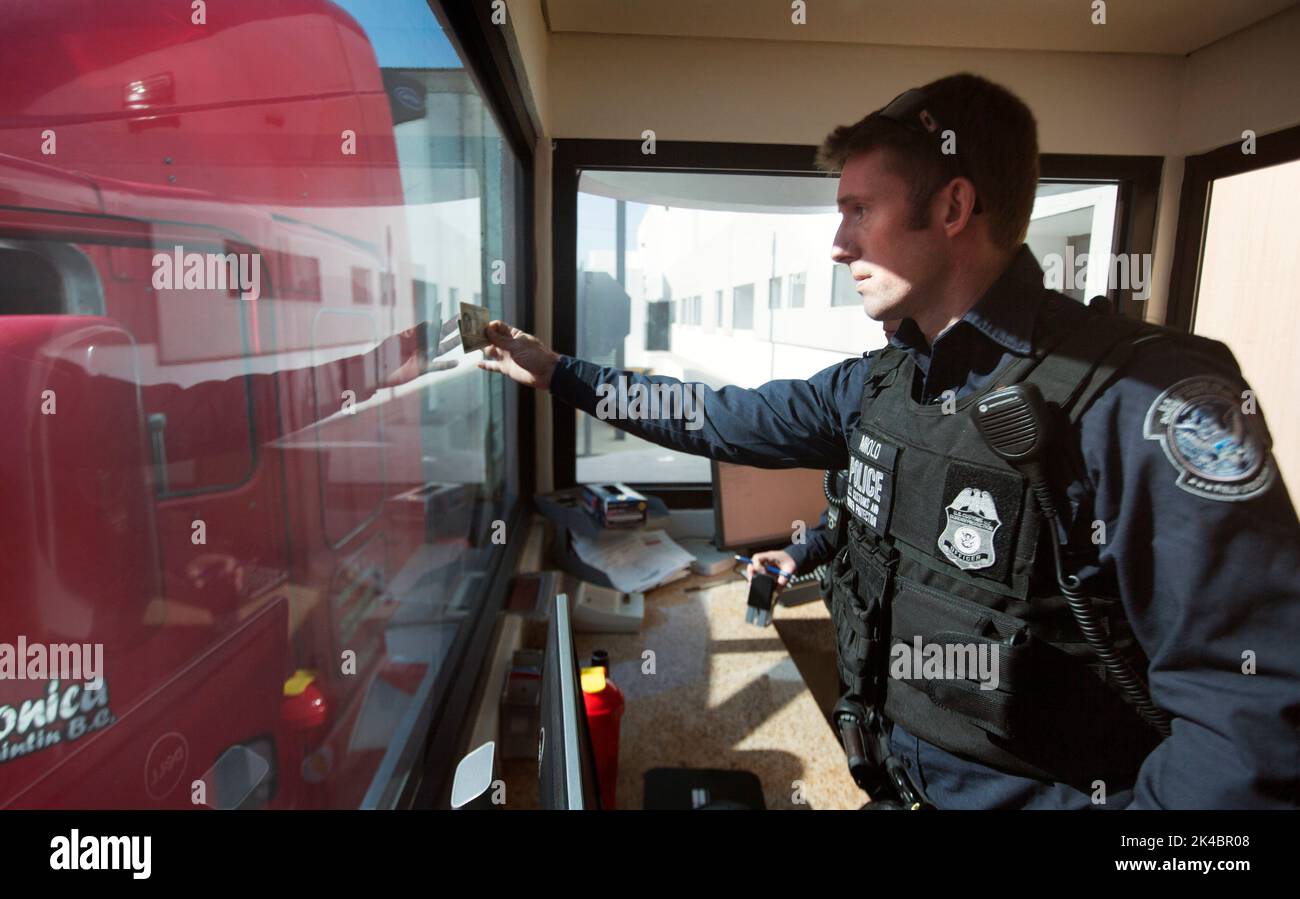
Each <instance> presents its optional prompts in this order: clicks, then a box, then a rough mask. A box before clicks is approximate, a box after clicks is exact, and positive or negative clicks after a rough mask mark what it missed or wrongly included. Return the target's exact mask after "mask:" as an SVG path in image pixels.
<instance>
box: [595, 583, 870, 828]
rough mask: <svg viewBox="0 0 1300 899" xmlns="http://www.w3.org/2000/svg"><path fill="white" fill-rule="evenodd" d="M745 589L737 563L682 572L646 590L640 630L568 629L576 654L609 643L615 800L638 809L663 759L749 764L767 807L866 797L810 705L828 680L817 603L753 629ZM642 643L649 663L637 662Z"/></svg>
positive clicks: (827, 633)
mask: <svg viewBox="0 0 1300 899" xmlns="http://www.w3.org/2000/svg"><path fill="white" fill-rule="evenodd" d="M746 594H747V587H746V584H745V581H744V580H743V578H740V577H739V576H737V575H734V574H730V573H728V574H726V575H719V576H715V577H689V578H686V579H684V580H681V581H677V582H676V583H674V584H670V585H669V586H667V587H664V588H662V589H660V590H657V591H654V592H653V593H651V594H649V595H648V596H647V597H646V617H645V624H644V626H643V627H642V630H641V632H640V633H638V634H628V635H611V634H578V635H576V641H575V642H576V644H577V645H576V648H577V652H578V658H579V661H580V662H582V663H584V664H585V663H586V662H587V660H588V659H589V657H590V655H591V652H592V650H594V649H605V650H607V651H608V652H609V654H610V660H611V668H612V670H611V677H612V679H613V680H614V682H615V683H617V684H618V686H619V688H620V689H622V691H623V693H624V696H625V697H626V700H627V707H626V711H625V712H624V715H623V723H622V731H621V743H620V748H619V778H618V806H619V808H625V809H637V808H641V806H642V777H643V775H644V773H645V771H646V770H648V769H650V768H655V767H660V766H664V767H691V768H729V769H746V770H749V771H752V772H753V773H755V774H757V775H758V777H759V779H760V780H761V781H762V783H763V793H764V796H765V798H766V801H767V806H768V808H772V809H790V808H814V809H818V808H837V809H856V808H858V807H860V806H861V805H862V803H863V802H864V801H865V796H864V794H863V793H862V792H861V791H859V790H858V788H857V786H856V785H855V784H854V783H853V780H852V778H850V777H849V774H848V769H847V768H846V767H845V764H844V753H843V750H842V749H841V748H840V745H839V743H838V742H837V741H836V739H835V736H834V734H833V733H832V731H831V728H830V725H829V724H828V723H827V720H826V718H825V713H824V711H823V709H822V708H821V707H819V705H818V700H821V702H822V703H824V704H825V703H827V702H829V703H832V704H833V703H834V701H835V696H834V695H833V694H834V692H835V690H836V684H835V681H834V670H833V668H830V667H829V666H830V665H831V664H832V660H833V652H834V638H833V635H832V633H831V623H830V619H829V617H828V615H827V612H826V607H825V606H824V605H823V604H822V603H821V602H820V601H816V602H811V603H807V604H804V605H801V606H796V607H793V608H787V607H784V606H781V607H778V608H777V610H776V626H775V627H767V628H762V629H760V628H756V627H754V626H753V625H749V624H746V623H745V598H746ZM783 636H784V637H785V641H789V643H790V645H789V647H787V642H785V641H783V639H782V638H783ZM647 650H648V651H650V652H652V653H654V656H653V663H654V664H653V672H651V670H650V666H649V664H647V663H644V662H643V661H642V659H643V656H642V653H643V652H645V651H647ZM792 652H793V653H794V658H792V655H791V653H792ZM795 659H798V660H799V662H798V664H796V661H795ZM800 665H802V666H803V667H804V668H805V669H806V670H807V671H808V674H809V675H810V676H809V680H810V681H811V682H812V683H813V685H814V687H815V688H816V689H817V690H818V692H817V694H816V696H815V695H814V692H813V691H812V690H810V689H809V684H808V683H806V682H805V677H804V676H803V675H802V674H801V672H800ZM643 668H644V670H643ZM800 793H801V794H802V799H803V801H802V802H799V801H797V800H798V798H799V796H798V795H797V794H800Z"/></svg>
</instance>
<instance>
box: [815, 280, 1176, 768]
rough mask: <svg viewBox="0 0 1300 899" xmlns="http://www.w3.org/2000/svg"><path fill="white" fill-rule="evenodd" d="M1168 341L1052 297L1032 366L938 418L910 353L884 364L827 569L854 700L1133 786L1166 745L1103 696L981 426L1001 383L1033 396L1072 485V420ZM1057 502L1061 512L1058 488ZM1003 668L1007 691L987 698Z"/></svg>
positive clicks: (932, 731)
mask: <svg viewBox="0 0 1300 899" xmlns="http://www.w3.org/2000/svg"><path fill="white" fill-rule="evenodd" d="M1035 299H1036V298H1035ZM1026 300H1027V301H1029V300H1030V298H1026ZM1165 333H1166V332H1164V330H1163V329H1157V328H1153V327H1150V326H1146V325H1142V324H1141V323H1138V322H1134V321H1132V320H1128V319H1124V318H1121V317H1118V316H1102V315H1097V314H1095V313H1090V312H1088V311H1087V310H1086V309H1084V308H1083V307H1081V306H1079V305H1078V304H1076V303H1073V302H1072V301H1069V300H1067V299H1065V298H1063V297H1058V296H1055V295H1053V296H1052V298H1051V299H1049V300H1047V301H1046V302H1045V303H1044V306H1043V309H1042V311H1041V313H1040V315H1039V319H1038V325H1037V331H1036V333H1035V336H1034V345H1035V348H1036V350H1035V354H1034V355H1033V356H1031V357H1029V358H1026V359H1021V360H1016V361H1014V362H1012V363H1010V364H1009V365H1007V367H1005V368H1004V369H1003V370H1002V371H1000V372H998V373H997V375H996V376H995V377H994V378H992V379H991V380H990V382H989V385H988V387H987V388H985V389H984V390H981V391H978V392H976V393H974V394H971V395H969V396H965V397H963V398H961V399H960V400H957V401H956V402H955V403H949V404H940V405H923V404H921V403H919V402H918V401H917V400H916V399H915V398H914V395H913V394H914V391H913V382H914V379H915V377H916V371H915V368H914V365H913V363H912V361H911V359H910V358H908V357H907V356H906V355H905V354H904V353H903V352H902V351H901V350H898V349H896V348H894V347H887V348H886V349H885V350H884V351H882V352H881V353H880V355H879V356H878V357H877V358H876V360H875V364H874V365H873V367H872V371H871V374H870V375H869V377H868V380H867V386H866V389H865V391H864V396H863V399H862V408H861V418H860V420H859V424H858V426H857V428H856V429H855V430H854V431H853V433H852V434H851V435H850V444H849V452H850V467H849V477H848V490H847V493H846V496H845V499H844V511H845V512H846V513H847V514H848V515H849V520H848V530H847V541H846V545H845V546H844V548H843V549H842V550H841V551H840V553H839V554H838V555H837V557H836V560H835V563H834V566H833V569H832V575H833V578H834V587H833V590H832V594H831V606H832V617H833V618H834V620H835V624H836V631H837V638H838V643H839V646H838V650H839V652H838V658H839V666H840V676H841V678H842V679H843V681H844V682H845V684H846V685H847V688H848V691H849V694H850V695H856V696H857V697H859V698H860V699H861V700H862V702H863V703H864V705H866V706H868V707H875V708H880V707H882V706H883V708H884V713H885V717H886V718H888V719H889V720H890V721H893V722H896V723H897V724H899V725H901V726H902V727H904V728H906V729H907V730H908V731H909V732H911V733H913V734H915V735H917V736H919V737H921V738H922V739H924V740H926V741H928V742H930V743H933V744H935V745H937V746H940V747H942V748H943V749H946V750H947V751H949V752H951V753H953V754H955V755H958V756H961V757H964V758H968V759H973V760H975V761H978V762H981V763H983V764H986V765H989V766H990V767H993V768H995V769H998V770H1001V771H1005V772H1008V773H1012V774H1018V775H1022V776H1026V777H1033V778H1038V779H1045V780H1052V781H1058V782H1062V783H1069V784H1071V785H1073V786H1075V787H1076V788H1077V789H1080V790H1083V791H1085V792H1090V791H1092V790H1093V789H1095V787H1094V782H1095V781H1097V780H1104V781H1105V782H1106V787H1107V789H1108V790H1111V791H1113V790H1115V789H1122V788H1124V787H1125V786H1127V785H1131V784H1132V782H1133V780H1134V778H1135V776H1136V773H1137V770H1138V768H1139V766H1140V765H1141V762H1142V760H1143V759H1144V758H1145V757H1146V755H1147V754H1148V753H1149V752H1150V751H1151V749H1152V748H1153V747H1154V746H1155V744H1156V743H1157V742H1158V741H1159V736H1158V734H1157V733H1156V732H1155V730H1153V729H1152V728H1151V727H1150V726H1149V725H1148V724H1146V723H1145V722H1144V721H1142V720H1141V718H1140V717H1139V716H1138V714H1137V713H1136V712H1135V710H1134V709H1133V708H1132V707H1131V706H1130V705H1129V704H1128V703H1127V702H1126V701H1125V700H1124V699H1123V698H1122V697H1121V695H1120V693H1119V691H1118V690H1116V689H1115V688H1114V685H1113V684H1111V685H1108V684H1107V682H1106V673H1105V671H1104V669H1103V668H1102V666H1101V665H1100V663H1099V662H1098V661H1097V659H1096V658H1095V655H1094V653H1093V652H1092V650H1091V649H1090V647H1089V646H1088V645H1087V643H1086V642H1085V640H1084V637H1083V635H1082V634H1081V633H1080V632H1079V630H1078V628H1077V626H1076V624H1075V621H1074V618H1073V616H1072V615H1071V613H1070V610H1069V608H1068V606H1067V605H1066V603H1065V599H1064V597H1062V596H1061V595H1060V593H1059V589H1058V588H1057V585H1056V576H1055V569H1054V566H1053V564H1052V552H1051V545H1050V543H1048V542H1047V541H1049V540H1052V539H1057V535H1055V534H1051V533H1049V528H1048V526H1046V525H1045V522H1044V519H1043V516H1042V514H1041V512H1040V509H1039V507H1038V505H1037V503H1036V502H1035V500H1034V496H1033V494H1032V491H1030V489H1029V485H1028V483H1027V481H1025V480H1024V479H1023V478H1022V477H1021V475H1020V474H1019V473H1018V472H1017V471H1016V470H1015V469H1014V468H1012V467H1010V466H1009V465H1007V464H1006V463H1004V462H1003V461H1002V460H1001V459H999V458H998V457H997V456H995V455H994V454H993V453H992V451H991V450H989V449H988V448H987V446H986V445H985V443H984V441H983V439H982V437H981V436H980V434H979V431H978V430H977V428H976V426H975V423H974V420H973V419H972V417H971V415H970V412H971V409H972V407H973V406H974V405H975V404H976V403H978V402H979V401H980V398H981V397H982V396H984V395H986V394H988V393H989V392H991V391H993V390H995V389H997V388H999V387H1004V386H1007V385H1010V384H1013V383H1017V382H1020V381H1028V382H1032V383H1034V384H1035V385H1036V386H1037V387H1038V388H1039V389H1040V390H1041V391H1042V393H1043V396H1044V398H1045V399H1046V400H1047V401H1048V404H1049V408H1050V409H1051V410H1052V412H1053V414H1054V415H1055V416H1056V418H1057V419H1058V420H1057V421H1056V422H1055V423H1054V427H1053V430H1054V441H1053V444H1052V446H1053V447H1054V466H1053V469H1052V480H1053V483H1054V484H1056V485H1058V487H1063V486H1064V485H1065V484H1067V483H1068V482H1069V480H1071V478H1072V477H1073V476H1075V475H1076V474H1077V472H1079V471H1080V470H1081V466H1082V459H1081V457H1080V453H1079V450H1078V437H1077V430H1076V428H1075V427H1074V425H1076V424H1077V422H1078V419H1079V417H1080V416H1081V415H1082V414H1083V412H1084V410H1086V409H1087V408H1088V406H1089V404H1090V403H1091V401H1092V400H1093V399H1094V398H1095V397H1096V396H1097V395H1099V394H1100V393H1101V391H1103V390H1105V389H1106V387H1107V386H1109V385H1110V384H1111V383H1113V381H1114V379H1115V377H1116V376H1117V372H1118V370H1119V368H1120V367H1121V366H1122V365H1123V364H1124V362H1125V361H1126V360H1127V359H1128V358H1129V357H1130V355H1131V354H1132V353H1133V352H1134V351H1135V350H1136V348H1137V347H1139V346H1140V345H1141V344H1142V343H1144V342H1146V341H1149V340H1151V339H1157V338H1160V337H1162V336H1163V335H1164V334H1165ZM1056 493H1057V506H1058V508H1060V509H1061V510H1062V512H1063V513H1065V514H1066V515H1067V516H1068V514H1069V512H1070V508H1069V504H1068V503H1067V502H1066V500H1065V497H1064V493H1063V490H1059V489H1058V490H1057V491H1056ZM1085 533H1086V528H1085ZM1075 542H1076V543H1077V542H1078V541H1075ZM1093 548H1094V549H1095V547H1093ZM1072 561H1073V562H1076V563H1077V561H1078V559H1077V558H1074V559H1072ZM1070 565H1071V561H1067V573H1068V571H1069V566H1070ZM1094 602H1095V603H1096V605H1097V607H1098V609H1099V612H1100V613H1101V614H1102V615H1103V616H1104V617H1105V620H1106V622H1107V625H1108V627H1109V631H1110V635H1111V638H1112V640H1113V642H1114V643H1115V645H1116V646H1117V648H1118V649H1119V650H1120V652H1121V654H1123V655H1124V656H1125V657H1126V658H1127V659H1128V660H1129V661H1130V663H1131V664H1132V666H1133V667H1134V669H1135V670H1137V671H1140V672H1145V671H1146V668H1147V661H1146V659H1145V658H1144V657H1143V656H1142V654H1141V650H1140V648H1139V647H1137V645H1136V643H1135V641H1134V640H1133V638H1132V635H1131V632H1130V630H1129V628H1128V625H1127V622H1126V620H1125V618H1124V616H1123V612H1122V608H1121V606H1120V604H1119V601H1118V600H1116V599H1106V598H1101V597H1094ZM918 641H919V644H918ZM918 650H919V653H918ZM981 654H982V655H981ZM994 658H996V661H994ZM994 665H996V668H994V667H993V666H994ZM963 666H964V674H965V676H964V677H963V676H961V675H962V674H963ZM981 666H982V667H981ZM993 672H995V673H996V689H987V687H990V686H993V684H994V680H995V678H994V677H990V676H988V675H990V674H991V673H993ZM981 677H983V680H981ZM982 686H983V687H984V688H982Z"/></svg>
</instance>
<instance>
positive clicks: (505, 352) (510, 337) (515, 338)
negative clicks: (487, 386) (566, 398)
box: [478, 321, 560, 390]
mask: <svg viewBox="0 0 1300 899" xmlns="http://www.w3.org/2000/svg"><path fill="white" fill-rule="evenodd" d="M487 336H488V340H490V341H492V344H491V345H490V346H487V347H484V348H483V360H482V361H480V362H479V364H478V367H479V368H481V369H484V370H485V371H495V372H500V373H501V374H503V375H505V376H506V377H508V378H510V379H511V380H512V381H516V382H518V383H520V384H522V385H523V386H525V387H535V388H537V389H538V390H547V389H549V388H550V386H551V372H553V371H555V364H556V363H557V362H559V361H560V354H559V353H556V352H554V351H553V350H552V349H551V348H550V347H548V346H547V345H546V344H544V343H542V342H541V341H540V340H538V339H537V338H536V337H534V336H533V335H531V334H529V333H528V332H526V331H521V330H519V329H518V328H515V327H511V326H510V325H508V324H506V323H505V322H503V321H491V322H488V326H487Z"/></svg>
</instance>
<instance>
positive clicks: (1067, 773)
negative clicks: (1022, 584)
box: [885, 575, 1158, 791]
mask: <svg viewBox="0 0 1300 899" xmlns="http://www.w3.org/2000/svg"><path fill="white" fill-rule="evenodd" d="M892 586H893V599H892V602H891V603H890V609H889V614H890V618H891V619H892V622H891V630H890V634H891V640H890V649H891V653H890V671H889V675H890V676H889V678H888V692H887V694H886V703H885V714H886V716H887V717H888V718H889V719H890V720H892V721H895V722H897V723H899V724H900V725H902V726H903V727H904V728H905V729H906V730H907V731H909V732H910V733H913V734H915V735H916V736H918V737H920V738H921V739H923V740H926V741H927V742H930V743H933V744H934V745H936V746H939V747H941V748H943V749H946V750H948V751H949V752H952V753H954V754H956V755H960V756H963V757H967V758H972V759H975V760H978V761H981V762H984V763H985V764H988V765H990V766H992V767H995V768H998V769H1000V770H1004V771H1008V772H1010V773H1013V774H1019V775H1022V776H1027V777H1036V778H1047V779H1052V780H1060V781H1062V782H1065V783H1069V784H1071V785H1073V786H1075V787H1076V788H1077V789H1080V790H1084V791H1088V790H1091V789H1093V787H1092V786H1091V785H1092V783H1093V782H1094V781H1095V780H1097V779H1099V778H1100V779H1103V780H1105V781H1106V782H1107V783H1108V784H1110V785H1111V787H1112V788H1114V787H1115V786H1116V785H1117V784H1131V783H1132V781H1133V778H1134V777H1135V776H1136V772H1137V770H1138V768H1139V767H1140V765H1141V762H1142V759H1143V758H1145V756H1146V755H1147V753H1149V752H1150V750H1151V749H1152V748H1154V746H1155V744H1156V742H1158V735H1157V734H1156V733H1155V731H1154V730H1152V729H1151V728H1150V727H1148V726H1147V725H1146V724H1145V723H1143V722H1142V721H1141V719H1140V718H1139V717H1138V716H1137V714H1136V713H1135V712H1134V710H1133V709H1132V708H1130V707H1128V705H1127V704H1126V703H1124V702H1123V700H1121V699H1120V698H1119V697H1118V695H1117V694H1116V693H1115V692H1114V691H1113V690H1112V689H1109V688H1107V687H1106V686H1105V685H1104V684H1103V683H1102V682H1101V681H1100V680H1099V679H1098V678H1097V677H1096V675H1095V674H1094V673H1093V672H1092V671H1090V670H1089V669H1088V668H1087V667H1086V666H1085V665H1083V664H1080V660H1079V659H1077V658H1071V656H1070V655H1068V654H1067V653H1065V652H1063V651H1061V650H1060V649H1059V648H1057V647H1055V646H1053V645H1051V644H1049V643H1047V642H1046V641H1045V640H1042V639H1039V638H1037V637H1036V636H1035V634H1034V632H1033V626H1032V625H1031V624H1030V623H1028V622H1026V621H1024V620H1023V619H1021V618H1018V617H1016V616H1014V615H1009V614H1007V613H1005V612H1002V611H999V610H996V609H992V608H989V607H988V606H985V605H982V604H980V603H978V602H975V601H974V600H971V599H968V598H966V597H962V596H956V595H953V594H947V593H943V592H941V591H939V590H936V589H934V588H932V587H927V586H923V585H921V584H918V583H916V582H915V581H912V580H910V579H909V578H907V577H905V576H903V575H898V576H896V577H895V578H894V579H893V585H892ZM909 666H910V667H909ZM990 688H992V689H990Z"/></svg>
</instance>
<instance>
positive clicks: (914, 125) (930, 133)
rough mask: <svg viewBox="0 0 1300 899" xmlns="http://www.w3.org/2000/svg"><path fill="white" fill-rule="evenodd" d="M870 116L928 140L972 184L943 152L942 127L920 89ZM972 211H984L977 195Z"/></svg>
mask: <svg viewBox="0 0 1300 899" xmlns="http://www.w3.org/2000/svg"><path fill="white" fill-rule="evenodd" d="M872 116H873V117H879V118H882V119H888V120H889V121H891V122H894V123H896V124H899V125H902V126H903V127H904V128H906V129H908V130H909V131H914V132H916V133H917V134H921V135H924V136H926V137H928V138H930V139H931V143H932V144H934V146H935V147H936V149H938V150H939V153H940V155H942V156H943V157H944V159H946V160H949V161H950V164H951V165H952V167H953V168H954V169H956V171H957V172H958V173H959V174H961V176H962V177H964V178H967V179H970V180H971V182H972V183H974V179H971V177H970V175H968V174H967V173H966V167H965V166H964V165H962V163H961V161H960V160H959V159H958V158H957V157H955V156H953V155H952V154H949V153H944V152H943V146H942V145H943V126H942V125H940V124H939V120H938V119H936V118H935V117H934V114H933V113H932V112H930V109H929V106H928V104H927V102H926V95H925V91H923V90H922V89H921V88H919V87H913V88H910V89H908V90H905V91H903V92H902V93H901V94H899V95H898V96H897V97H895V98H894V99H892V100H890V101H889V102H888V103H887V104H885V105H884V106H883V107H882V108H881V109H879V110H877V111H876V112H874V113H872ZM972 211H973V212H974V214H976V215H978V214H979V213H981V212H983V211H984V206H983V204H982V203H981V202H980V198H979V195H978V194H976V196H975V208H974V210H972Z"/></svg>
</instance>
